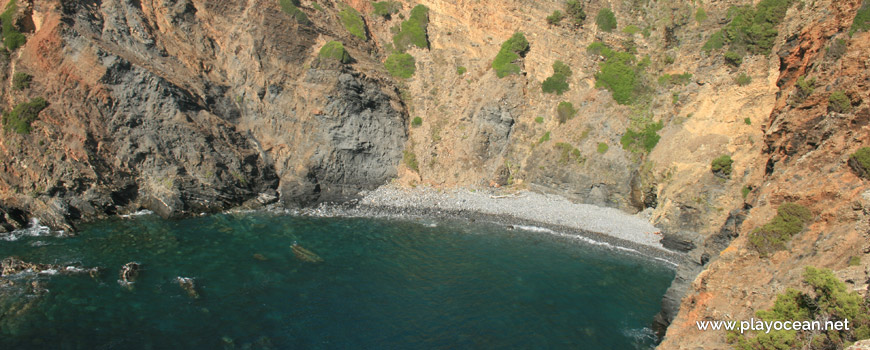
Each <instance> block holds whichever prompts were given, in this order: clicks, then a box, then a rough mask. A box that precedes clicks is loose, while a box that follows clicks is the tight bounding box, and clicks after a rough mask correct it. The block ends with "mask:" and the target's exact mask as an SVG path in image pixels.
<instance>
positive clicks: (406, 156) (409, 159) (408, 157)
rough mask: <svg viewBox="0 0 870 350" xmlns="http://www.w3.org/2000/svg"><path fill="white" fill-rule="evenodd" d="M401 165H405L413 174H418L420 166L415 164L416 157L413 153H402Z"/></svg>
mask: <svg viewBox="0 0 870 350" xmlns="http://www.w3.org/2000/svg"><path fill="white" fill-rule="evenodd" d="M402 163H405V166H406V167H408V169H411V170H413V171H414V172H415V173H420V165H419V164H418V163H417V155H416V154H414V152H408V151H402Z"/></svg>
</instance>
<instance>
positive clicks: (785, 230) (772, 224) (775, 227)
mask: <svg viewBox="0 0 870 350" xmlns="http://www.w3.org/2000/svg"><path fill="white" fill-rule="evenodd" d="M812 218H813V214H812V212H810V210H809V209H807V208H806V207H803V206H801V205H799V204H795V203H784V204H782V205H780V206H779V208H777V210H776V216H774V217H773V219H771V220H770V221H768V222H767V223H766V224H764V225H762V226H761V227H759V228H756V229H755V230H753V231H752V233H750V234H749V244H750V246H752V247H753V248H755V250H757V251H758V252H759V253H760V254H761V255H762V256H767V255H768V254H770V253H771V252H774V251H776V250H780V249H783V248H785V244H786V243H787V242H788V241H789V240H790V239H791V237H792V236H794V235H796V234H798V233H800V232H801V231H803V229H804V225H805V224H807V223H808V222H809V221H810V220H812Z"/></svg>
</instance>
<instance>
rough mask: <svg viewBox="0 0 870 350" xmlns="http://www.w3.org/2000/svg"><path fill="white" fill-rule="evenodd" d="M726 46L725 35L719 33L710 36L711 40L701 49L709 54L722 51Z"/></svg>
mask: <svg viewBox="0 0 870 350" xmlns="http://www.w3.org/2000/svg"><path fill="white" fill-rule="evenodd" d="M724 46H725V33H724V32H723V31H721V30H720V31H718V32H715V33H713V35H711V36H710V39H707V42H705V43H704V46H703V47H702V48H701V49H702V50H704V51H705V52H707V53H708V54H709V53H710V52H712V51H713V50H718V49H721V48H723V47H724Z"/></svg>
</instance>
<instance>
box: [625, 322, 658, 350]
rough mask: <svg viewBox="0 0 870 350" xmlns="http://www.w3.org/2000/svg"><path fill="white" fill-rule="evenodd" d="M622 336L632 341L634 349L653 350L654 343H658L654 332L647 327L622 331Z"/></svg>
mask: <svg viewBox="0 0 870 350" xmlns="http://www.w3.org/2000/svg"><path fill="white" fill-rule="evenodd" d="M622 334H623V335H624V336H626V337H628V338H631V339H632V340H634V345H635V348H636V349H655V345H654V344H655V343H656V341H658V337H656V332H655V331H653V330H652V329H650V328H649V327H643V328H633V329H624V330H622Z"/></svg>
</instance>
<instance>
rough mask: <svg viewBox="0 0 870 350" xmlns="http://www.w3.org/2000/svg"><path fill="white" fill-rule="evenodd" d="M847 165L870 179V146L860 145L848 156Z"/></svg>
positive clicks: (859, 174)
mask: <svg viewBox="0 0 870 350" xmlns="http://www.w3.org/2000/svg"><path fill="white" fill-rule="evenodd" d="M849 166H851V167H852V169H854V170H855V172H857V173H858V176H861V177H863V178H865V179H870V147H861V148H859V149H858V150H857V151H855V153H852V154H851V155H850V156H849Z"/></svg>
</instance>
